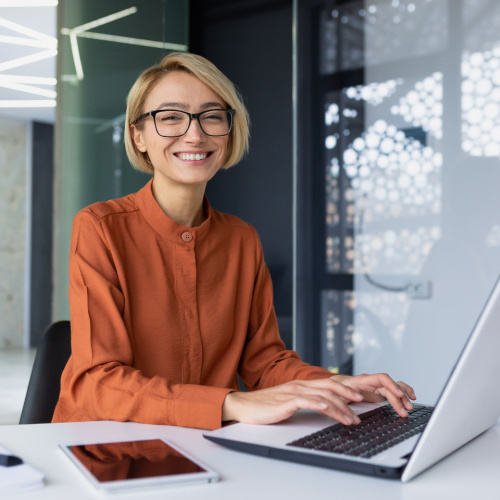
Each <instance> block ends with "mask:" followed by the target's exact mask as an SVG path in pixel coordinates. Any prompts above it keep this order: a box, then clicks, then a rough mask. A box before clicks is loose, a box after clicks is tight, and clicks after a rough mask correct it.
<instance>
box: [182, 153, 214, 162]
mask: <svg viewBox="0 0 500 500" xmlns="http://www.w3.org/2000/svg"><path fill="white" fill-rule="evenodd" d="M177 156H178V157H179V158H180V159H181V160H184V161H195V160H196V161H199V160H204V159H205V158H206V157H207V156H208V153H195V154H193V153H191V154H189V153H179V154H178V155H177Z"/></svg>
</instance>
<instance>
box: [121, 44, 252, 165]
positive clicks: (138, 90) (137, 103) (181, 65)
mask: <svg viewBox="0 0 500 500" xmlns="http://www.w3.org/2000/svg"><path fill="white" fill-rule="evenodd" d="M172 71H186V72H187V73H190V74H192V75H194V76H195V77H196V78H198V79H199V80H200V81H202V82H203V83H204V84H205V85H207V86H208V87H210V88H211V89H212V90H213V91H214V92H215V93H216V94H217V95H219V96H220V97H221V98H222V99H223V100H224V102H225V103H226V105H227V107H228V108H232V109H234V110H236V113H235V115H234V120H233V128H232V130H231V133H230V135H229V141H228V146H227V151H226V157H225V159H224V163H223V164H222V166H221V168H229V167H232V166H233V165H236V163H238V162H239V161H240V160H241V159H242V158H243V156H244V154H245V153H246V152H247V151H248V146H249V135H250V133H249V123H250V121H249V117H248V112H247V110H246V108H245V105H244V104H243V100H242V98H241V96H240V94H239V92H238V91H237V90H236V88H235V87H234V85H233V84H232V83H231V81H230V80H229V79H228V78H227V77H226V76H225V75H223V74H222V72H221V71H219V70H218V69H217V68H216V67H215V65H214V64H212V63H211V62H210V61H208V60H207V59H205V58H204V57H201V56H198V55H195V54H190V53H188V52H172V53H170V54H168V55H167V56H165V57H164V58H163V59H162V60H161V62H160V63H159V64H156V65H155V66H152V67H151V68H149V69H147V70H145V71H144V72H143V73H142V74H141V75H140V76H139V78H138V79H137V81H136V82H135V83H134V85H133V86H132V88H131V89H130V92H129V94H128V97H127V114H126V118H125V120H126V124H127V126H126V127H125V134H124V135H125V138H124V139H125V150H126V151H127V156H128V159H129V161H130V163H131V164H132V165H133V166H134V167H135V168H136V169H137V170H140V171H142V172H146V173H148V174H152V173H153V166H152V165H151V162H150V160H149V156H148V154H147V153H142V152H141V151H139V150H138V149H137V148H136V146H135V143H134V141H133V139H132V137H131V134H130V127H132V126H135V127H137V128H138V129H141V127H142V126H143V124H142V122H139V123H137V124H136V125H133V123H134V121H135V120H137V118H138V117H139V116H141V115H142V114H143V113H147V112H148V111H151V110H149V109H144V103H145V101H146V98H147V96H148V95H149V93H150V92H151V91H152V89H153V88H154V86H155V85H156V84H157V83H158V82H159V81H160V80H161V79H162V78H163V77H164V76H165V75H168V74H169V73H171V72H172Z"/></svg>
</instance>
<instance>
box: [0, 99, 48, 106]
mask: <svg viewBox="0 0 500 500" xmlns="http://www.w3.org/2000/svg"><path fill="white" fill-rule="evenodd" d="M55 107H56V101H55V99H43V100H29V101H28V100H22V101H18V100H9V101H0V108H55Z"/></svg>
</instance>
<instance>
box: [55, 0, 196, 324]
mask: <svg viewBox="0 0 500 500" xmlns="http://www.w3.org/2000/svg"><path fill="white" fill-rule="evenodd" d="M188 11H189V2H188V1H187V0H185V1H184V0H148V1H144V0H143V1H132V0H106V1H105V2H103V1H102V0H59V6H58V24H59V33H58V43H59V55H58V107H57V122H56V154H55V163H56V184H55V218H54V227H55V262H54V268H55V283H54V285H55V304H54V318H55V319H58V318H68V317H69V315H68V305H67V267H68V266H67V264H68V252H69V238H70V231H71V223H72V219H73V217H74V215H75V214H76V212H77V211H78V210H79V209H80V208H82V207H84V206H86V205H88V204H90V203H93V202H95V201H99V200H107V199H110V198H116V197H119V196H123V195H125V194H128V193H130V192H133V191H136V190H138V189H139V188H140V187H142V186H143V185H144V184H145V183H146V182H147V181H148V179H149V177H148V176H146V175H144V174H141V173H139V172H137V171H134V170H133V169H132V167H131V166H130V165H129V163H128V160H127V157H126V154H125V149H124V145H123V127H124V117H125V99H126V96H127V93H128V91H129V89H130V87H131V86H132V84H133V83H134V81H135V79H136V78H137V76H138V75H139V74H140V73H141V72H142V71H143V70H144V69H146V68H147V67H149V66H151V65H152V64H154V63H156V62H158V61H159V60H160V59H161V58H162V57H163V56H164V55H165V54H166V53H167V52H168V51H185V50H187V43H188V21H189V19H188Z"/></svg>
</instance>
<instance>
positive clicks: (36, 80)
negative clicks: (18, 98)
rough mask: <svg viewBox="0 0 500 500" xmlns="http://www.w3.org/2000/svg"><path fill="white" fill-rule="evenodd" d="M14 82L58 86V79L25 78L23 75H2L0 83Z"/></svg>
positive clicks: (42, 77) (44, 77)
mask: <svg viewBox="0 0 500 500" xmlns="http://www.w3.org/2000/svg"><path fill="white" fill-rule="evenodd" d="M2 82H14V83H27V84H31V85H52V86H55V85H57V78H50V77H46V76H23V75H2V74H0V83H2Z"/></svg>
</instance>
